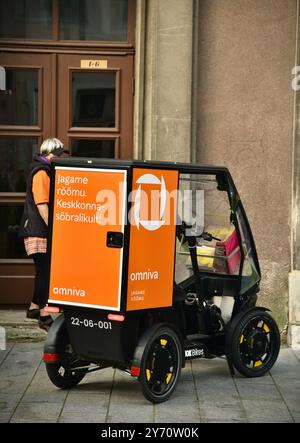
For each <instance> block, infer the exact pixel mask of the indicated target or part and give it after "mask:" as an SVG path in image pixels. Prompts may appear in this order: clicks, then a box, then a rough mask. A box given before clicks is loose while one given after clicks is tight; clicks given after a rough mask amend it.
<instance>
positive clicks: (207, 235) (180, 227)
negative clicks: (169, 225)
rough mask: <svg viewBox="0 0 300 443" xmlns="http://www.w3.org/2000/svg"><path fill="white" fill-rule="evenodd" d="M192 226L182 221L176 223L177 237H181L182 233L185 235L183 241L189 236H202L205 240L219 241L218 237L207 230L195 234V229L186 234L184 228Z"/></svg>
mask: <svg viewBox="0 0 300 443" xmlns="http://www.w3.org/2000/svg"><path fill="white" fill-rule="evenodd" d="M192 227H193V226H192V225H189V224H187V223H185V222H184V221H183V222H182V224H181V225H177V237H181V236H182V235H183V236H184V237H185V241H187V239H188V238H189V237H194V238H203V240H205V241H213V240H216V241H221V239H220V238H217V237H214V236H213V235H212V234H210V233H209V232H204V231H202V232H201V234H197V232H196V231H195V232H191V235H186V230H187V229H192Z"/></svg>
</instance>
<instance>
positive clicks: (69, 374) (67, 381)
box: [46, 345, 87, 389]
mask: <svg viewBox="0 0 300 443" xmlns="http://www.w3.org/2000/svg"><path fill="white" fill-rule="evenodd" d="M84 364H86V363H84V362H80V361H79V360H78V359H77V357H76V355H75V354H74V353H73V351H72V348H71V346H70V345H68V346H67V347H66V351H65V353H64V354H63V355H62V358H61V361H60V362H58V363H46V371H47V374H48V377H49V379H50V380H51V381H52V383H53V384H54V385H55V386H57V387H58V388H60V389H71V388H73V387H74V386H76V385H78V383H80V382H81V380H82V379H83V378H84V376H85V374H86V373H87V370H86V369H77V370H75V369H76V366H77V367H80V366H83V365H84Z"/></svg>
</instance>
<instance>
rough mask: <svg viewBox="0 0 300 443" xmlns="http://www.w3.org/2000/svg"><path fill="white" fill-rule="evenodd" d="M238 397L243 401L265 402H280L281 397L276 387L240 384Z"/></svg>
mask: <svg viewBox="0 0 300 443" xmlns="http://www.w3.org/2000/svg"><path fill="white" fill-rule="evenodd" d="M238 390H239V395H240V397H241V398H242V399H243V400H266V401H273V400H275V401H280V400H281V396H280V393H279V392H278V390H277V388H276V386H274V384H273V385H270V384H267V385H263V384H258V385H255V384H253V383H251V384H247V383H244V384H242V383H240V384H239V386H238Z"/></svg>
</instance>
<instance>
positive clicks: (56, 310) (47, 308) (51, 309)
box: [44, 306, 60, 314]
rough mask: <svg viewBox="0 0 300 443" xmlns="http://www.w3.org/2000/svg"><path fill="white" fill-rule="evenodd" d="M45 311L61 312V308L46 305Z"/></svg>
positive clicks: (50, 312)
mask: <svg viewBox="0 0 300 443" xmlns="http://www.w3.org/2000/svg"><path fill="white" fill-rule="evenodd" d="M44 309H45V311H46V312H48V314H59V313H60V308H56V307H54V306H46V307H45V308H44Z"/></svg>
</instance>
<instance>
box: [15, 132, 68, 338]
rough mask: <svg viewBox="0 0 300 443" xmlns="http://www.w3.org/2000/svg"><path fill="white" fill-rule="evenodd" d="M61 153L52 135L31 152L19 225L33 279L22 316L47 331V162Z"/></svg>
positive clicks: (59, 142) (58, 143)
mask: <svg viewBox="0 0 300 443" xmlns="http://www.w3.org/2000/svg"><path fill="white" fill-rule="evenodd" d="M63 152H64V148H63V144H62V142H61V141H60V140H58V139H56V138H49V139H47V140H45V141H44V142H43V143H42V145H41V147H40V153H39V154H35V155H34V157H33V161H32V163H31V165H30V168H29V175H28V178H27V189H26V199H25V206H24V213H23V217H22V222H21V226H20V236H21V237H23V238H24V245H25V249H26V252H27V255H28V256H29V257H31V258H32V259H33V261H34V264H35V272H36V274H35V281H34V291H33V298H32V302H31V305H30V306H29V308H28V309H27V313H26V318H27V319H29V320H38V322H39V328H40V329H41V330H43V331H44V332H46V333H47V332H48V330H49V328H50V326H51V325H52V323H53V320H52V317H51V316H50V315H48V314H47V312H45V309H44V308H45V306H46V304H47V300H48V294H47V282H46V278H45V277H46V273H47V234H48V213H49V206H48V205H49V191H50V163H51V160H52V159H53V158H54V157H57V156H58V157H59V156H60V155H62V154H63Z"/></svg>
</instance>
